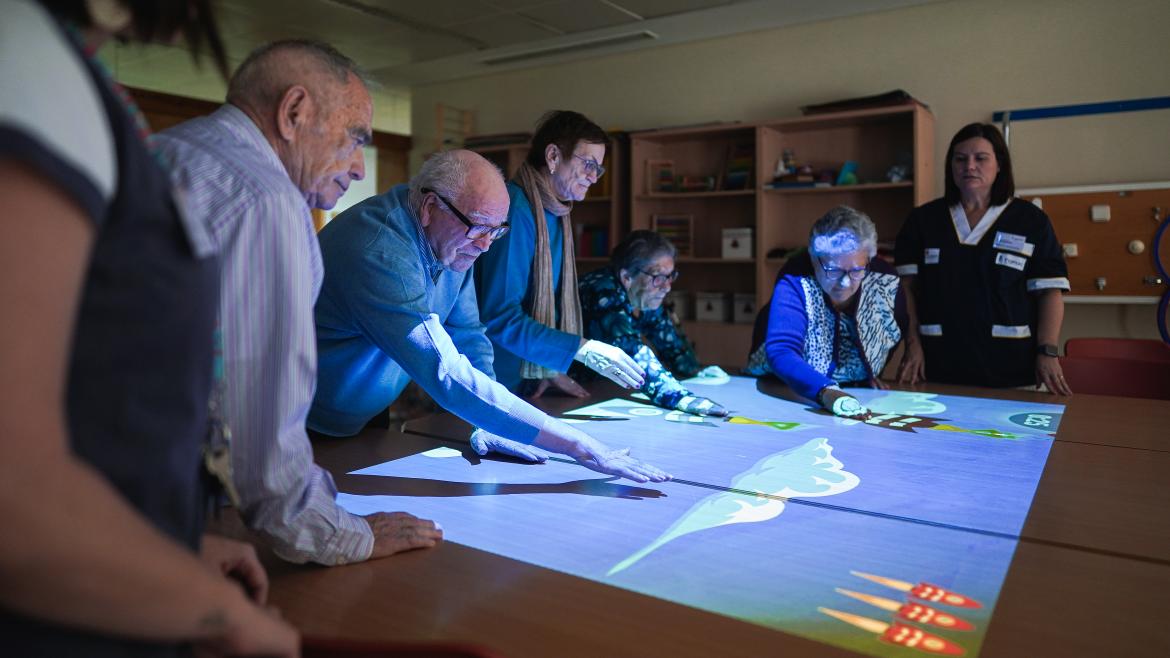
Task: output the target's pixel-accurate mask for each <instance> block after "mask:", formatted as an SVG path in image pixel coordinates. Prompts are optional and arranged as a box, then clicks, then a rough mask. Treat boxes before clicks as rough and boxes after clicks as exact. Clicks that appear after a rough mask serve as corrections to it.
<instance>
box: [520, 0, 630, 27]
mask: <svg viewBox="0 0 1170 658" xmlns="http://www.w3.org/2000/svg"><path fill="white" fill-rule="evenodd" d="M519 13H521V14H523V15H524V16H529V17H531V18H533V19H536V20H538V21H540V22H541V23H545V24H546V25H551V26H552V27H555V28H557V29H559V30H561V31H562V32H564V33H565V34H573V33H575V32H584V31H586V30H596V29H600V28H603V27H613V26H614V25H623V24H625V23H632V22H635V19H634V18H632V17H630V15H629V14H626V13H624V12H621V11H618V10H617V9H614V8H613V7H611V6H609V5H607V4H605V3H603V2H582V1H580V0H573V1H568V2H554V3H551V4H547V5H541V6H539V7H533V8H531V9H525V10H524V11H522V12H519Z"/></svg>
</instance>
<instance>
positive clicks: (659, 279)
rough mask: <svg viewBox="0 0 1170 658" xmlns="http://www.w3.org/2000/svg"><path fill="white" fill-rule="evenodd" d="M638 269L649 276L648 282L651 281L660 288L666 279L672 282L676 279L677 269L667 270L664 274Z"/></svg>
mask: <svg viewBox="0 0 1170 658" xmlns="http://www.w3.org/2000/svg"><path fill="white" fill-rule="evenodd" d="M638 271H639V272H641V273H642V274H645V275H646V276H648V277H650V282H651V283H653V284H654V285H656V286H658V287H660V288H661V287H662V286H663V284H665V283H666V282H667V281H669V282H671V283H674V282H675V281H676V280H677V279H678V270H674V271H673V272H667V273H666V274H655V273H653V272H647V271H646V270H638Z"/></svg>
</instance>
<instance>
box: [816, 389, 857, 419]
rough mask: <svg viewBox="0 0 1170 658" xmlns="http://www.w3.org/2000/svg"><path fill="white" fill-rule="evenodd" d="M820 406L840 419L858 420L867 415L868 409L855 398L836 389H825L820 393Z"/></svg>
mask: <svg viewBox="0 0 1170 658" xmlns="http://www.w3.org/2000/svg"><path fill="white" fill-rule="evenodd" d="M821 405H822V406H823V407H824V408H826V409H828V410H829V411H831V412H833V415H834V416H840V417H842V418H860V417H862V416H868V415H869V409H866V408H865V407H864V406H863V405H862V404H861V402H860V401H859V400H858V399H857V398H855V397H853V396H852V395H849V394H848V393H846V392H845V391H842V390H841V389H837V388H826V389H825V391H824V392H823V393H821Z"/></svg>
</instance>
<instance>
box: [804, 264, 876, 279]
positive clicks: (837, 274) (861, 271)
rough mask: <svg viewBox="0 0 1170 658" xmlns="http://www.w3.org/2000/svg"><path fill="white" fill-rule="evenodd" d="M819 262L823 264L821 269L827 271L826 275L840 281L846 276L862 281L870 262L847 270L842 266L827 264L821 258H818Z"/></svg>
mask: <svg viewBox="0 0 1170 658" xmlns="http://www.w3.org/2000/svg"><path fill="white" fill-rule="evenodd" d="M817 262H819V263H820V264H821V271H822V272H824V273H825V277H826V278H827V279H829V280H830V281H840V280H842V279H844V278H845V277H846V276H848V277H849V278H850V279H853V280H854V281H860V280H862V279H864V278H865V273H866V272H868V271H869V263H866V264H865V265H863V266H861V267H857V268H854V269H851V270H846V269H843V268H840V267H833V266H832V265H825V261H823V260H821V259H820V258H817Z"/></svg>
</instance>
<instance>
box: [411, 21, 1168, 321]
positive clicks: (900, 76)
mask: <svg viewBox="0 0 1170 658" xmlns="http://www.w3.org/2000/svg"><path fill="white" fill-rule="evenodd" d="M1168 26H1170V2H1165V1H1164V0H1121V1H1116V2H1100V1H1099V0H1035V1H1029V0H1015V1H1013V0H982V1H976V0H956V1H954V2H942V3H934V4H929V5H925V6H919V7H912V8H908V9H900V10H894V11H888V12H882V13H875V14H867V15H863V16H856V17H851V18H844V19H837V20H832V21H825V22H821V23H813V24H808V25H801V26H795V27H788V28H782V29H775V30H766V31H760V32H753V33H749V34H744V35H739V36H735V37H728V38H721V39H713V40H709V41H703V42H696V43H691V44H684V45H679V46H669V47H663V48H658V49H653V50H646V51H640V52H635V53H628V54H622V55H613V56H608V57H598V58H594V59H591V60H582V61H578V62H573V63H569V64H563V65H558V66H549V67H543V68H534V69H526V70H522V71H515V72H509V73H501V74H498V75H493V76H484V77H478V78H474V79H468V80H460V81H454V82H448V83H442V84H434V85H424V86H417V87H415V88H414V89H413V90H412V108H413V109H412V128H413V133H414V135H415V144H416V152H415V154H414V159H413V163H414V165H415V167H416V166H417V163H418V162H419V161H420V160H421V158H422V156H423V155H424V154H425V153H426V152H428V151H430V150H431V149H432V148H433V145H432V144H431V142H432V141H433V140H431V139H429V136H430V135H432V134H433V133H434V114H435V112H434V108H435V104H436V103H440V102H442V103H446V104H450V105H453V106H456V107H461V108H473V109H475V110H476V113H477V116H476V127H477V131H478V132H482V133H495V132H513V131H522V130H531V128H532V124H533V122H534V121H535V120H536V118H537V117H539V116H540V115H541V114H542V113H543V112H544V111H545V110H548V109H552V108H569V109H575V110H578V111H580V112H583V113H585V114H586V115H588V116H590V117H592V118H593V119H594V120H595V121H597V122H598V123H599V124H601V125H602V126H603V127H606V128H610V129H624V130H634V129H641V128H655V127H663V126H669V125H676V124H689V123H699V122H707V121H733V120H741V121H754V120H761V119H771V118H777V117H785V116H793V115H797V114H799V107H800V106H801V105H808V104H813V103H820V102H825V101H831V100H838V99H842V98H851V97H856V96H865V95H869V94H876V93H881V92H884V91H888V90H890V89H897V88H901V89H905V90H906V91H908V92H910V93H911V94H913V95H914V96H915V97H917V98H919V99H921V100H922V101H924V102H925V103H927V104H928V105H930V107H931V109H932V111H933V112H934V115H935V118H936V133H935V140H936V147H935V151H936V156H935V160H936V162H941V161H942V158H943V156H944V154H945V152H946V147H947V142H948V141H949V139H950V136H951V135H953V134H954V133H955V132H956V131H957V130H958V129H959V128H960V127H962V126H963V125H965V124H967V123H969V122H971V121H988V120H990V116H991V114H992V112H994V111H996V110H1005V109H1022V108H1031V107H1045V106H1051V105H1066V104H1074V103H1091V102H1101V101H1113V100H1126V99H1135V98H1147V97H1151V96H1165V95H1170V32H1167V27H1168ZM1168 153H1170V111H1151V112H1142V113H1125V114H1115V115H1106V116H1098V117H1090V118H1074V119H1058V120H1048V121H1033V122H1021V123H1017V124H1015V125H1014V126H1013V131H1012V155H1013V159H1014V164H1015V166H1016V183H1017V186H1019V187H1041V186H1054V185H1078V184H1094V183H1111V182H1134V181H1151V180H1170V164H1168V159H1167V154H1168ZM936 179H937V181H938V182H937V187H938V190H937V191H938V193H939V194H941V192H942V175H941V172H940V174H939V175H938V176H936ZM1153 314H1154V311H1153V308H1151V307H1149V306H1143V307H1138V308H1132V309H1126V308H1122V307H1116V306H1108V307H1102V306H1093V307H1076V308H1072V307H1071V306H1070V310H1069V313H1068V317H1067V320H1066V327H1065V334H1066V336H1068V335H1090V334H1095V335H1118V336H1140V337H1152V336H1156V334H1157V332H1156V329H1155V327H1154V325H1153V319H1152V318H1153Z"/></svg>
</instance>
